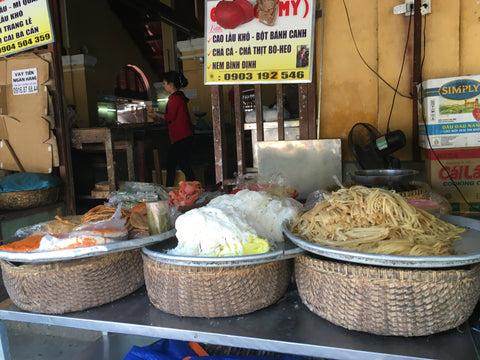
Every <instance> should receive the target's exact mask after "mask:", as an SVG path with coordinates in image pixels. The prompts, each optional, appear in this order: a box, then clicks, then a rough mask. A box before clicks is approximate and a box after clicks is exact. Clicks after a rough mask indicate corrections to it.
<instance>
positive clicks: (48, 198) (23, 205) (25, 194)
mask: <svg viewBox="0 0 480 360" xmlns="http://www.w3.org/2000/svg"><path fill="white" fill-rule="evenodd" d="M59 190H60V188H59V187H54V188H51V189H40V190H26V191H12V192H1V193H0V210H18V209H29V208H34V207H39V206H43V205H48V204H53V203H54V202H55V201H57V199H58V194H59Z"/></svg>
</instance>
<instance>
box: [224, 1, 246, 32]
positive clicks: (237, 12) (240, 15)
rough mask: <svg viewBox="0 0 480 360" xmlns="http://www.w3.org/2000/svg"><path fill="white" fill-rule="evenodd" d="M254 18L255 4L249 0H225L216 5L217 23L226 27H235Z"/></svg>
mask: <svg viewBox="0 0 480 360" xmlns="http://www.w3.org/2000/svg"><path fill="white" fill-rule="evenodd" d="M253 18H254V11H253V5H252V4H251V3H250V2H249V1H248V0H234V1H227V0H223V1H220V2H219V3H218V4H217V6H216V7H215V19H216V21H217V24H218V25H220V26H221V27H223V28H224V29H235V28H236V27H237V26H239V25H241V24H245V23H247V22H249V21H251V20H252V19H253Z"/></svg>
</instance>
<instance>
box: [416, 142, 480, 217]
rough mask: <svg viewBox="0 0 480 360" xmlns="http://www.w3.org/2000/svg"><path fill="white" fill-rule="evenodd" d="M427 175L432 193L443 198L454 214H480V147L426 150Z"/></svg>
mask: <svg viewBox="0 0 480 360" xmlns="http://www.w3.org/2000/svg"><path fill="white" fill-rule="evenodd" d="M437 157H438V159H437ZM442 165H443V166H442ZM449 174H450V176H449ZM425 175H426V179H427V181H428V183H429V184H430V186H431V187H432V190H433V191H435V192H437V193H439V194H441V195H443V196H444V197H445V198H446V199H447V200H448V201H449V202H450V204H451V206H452V210H453V211H454V212H468V211H479V209H480V147H479V148H464V149H439V150H425ZM455 185H456V186H455ZM457 187H458V189H457ZM462 195H463V196H462ZM465 200H466V201H465ZM468 203H470V204H472V205H473V207H470V205H469V204H468Z"/></svg>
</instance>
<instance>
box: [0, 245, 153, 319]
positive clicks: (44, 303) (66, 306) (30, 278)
mask: <svg viewBox="0 0 480 360" xmlns="http://www.w3.org/2000/svg"><path fill="white" fill-rule="evenodd" d="M140 252H141V249H134V250H129V251H123V252H118V253H111V254H106V255H100V256H92V257H88V258H83V259H74V260H66V261H57V262H52V263H48V264H23V265H15V264H13V263H10V262H8V261H5V260H0V265H1V268H2V276H3V282H4V285H5V289H6V290H7V292H8V295H9V296H10V299H11V300H12V302H13V303H14V304H15V305H16V306H18V307H19V308H20V309H23V310H27V311H31V312H36V313H44V314H63V313H67V312H72V311H80V310H85V309H88V308H91V307H94V306H99V305H103V304H106V303H109V302H112V301H114V300H117V299H120V298H122V297H124V296H127V295H128V294H130V293H132V292H133V291H135V290H137V289H138V288H140V287H141V286H142V285H143V284H144V278H143V268H142V256H141V254H140Z"/></svg>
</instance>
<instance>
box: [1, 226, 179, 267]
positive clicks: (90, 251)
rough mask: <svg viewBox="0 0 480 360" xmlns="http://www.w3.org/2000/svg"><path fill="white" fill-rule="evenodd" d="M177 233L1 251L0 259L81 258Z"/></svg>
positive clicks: (47, 259)
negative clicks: (73, 246)
mask: <svg viewBox="0 0 480 360" xmlns="http://www.w3.org/2000/svg"><path fill="white" fill-rule="evenodd" d="M175 233H176V230H175V229H172V230H170V231H167V232H164V233H162V234H157V235H151V236H147V237H144V238H139V239H131V240H121V241H117V242H114V243H110V244H105V245H95V246H88V247H81V248H76V249H66V250H56V251H41V252H40V251H39V252H10V251H0V259H3V260H7V261H11V262H22V263H47V262H53V261H63V260H73V259H80V258H86V257H91V256H98V255H106V254H110V253H115V252H120V251H127V250H133V249H138V248H141V247H143V246H146V245H150V244H154V243H157V242H159V241H163V240H165V239H168V238H171V237H172V236H174V235H175ZM14 240H15V239H14ZM17 240H18V239H17ZM8 242H11V241H8Z"/></svg>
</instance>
